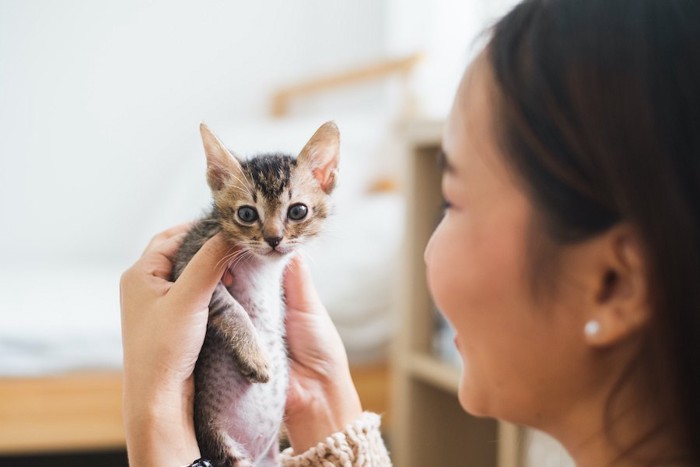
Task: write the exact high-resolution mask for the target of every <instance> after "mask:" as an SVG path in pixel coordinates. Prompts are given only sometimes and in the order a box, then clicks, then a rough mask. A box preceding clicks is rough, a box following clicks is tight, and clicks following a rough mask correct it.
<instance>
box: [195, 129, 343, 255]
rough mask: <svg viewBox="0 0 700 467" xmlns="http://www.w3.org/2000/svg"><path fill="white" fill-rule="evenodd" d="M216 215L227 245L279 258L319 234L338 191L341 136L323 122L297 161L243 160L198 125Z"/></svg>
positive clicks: (286, 157) (269, 157)
mask: <svg viewBox="0 0 700 467" xmlns="http://www.w3.org/2000/svg"><path fill="white" fill-rule="evenodd" d="M200 131H201V133H202V140H203V142H204V150H205V152H206V155H207V181H208V183H209V187H210V188H211V190H212V194H213V196H214V205H215V215H216V216H217V218H218V221H219V223H220V225H221V230H222V231H223V232H224V234H225V235H226V237H227V238H228V240H229V241H230V242H231V243H232V244H235V245H238V246H240V247H241V248H243V250H247V251H251V252H253V253H255V254H256V255H258V256H263V257H269V258H280V257H282V256H284V255H286V254H288V253H291V252H292V251H294V250H295V249H296V247H298V246H299V245H301V244H303V243H304V242H305V241H306V240H308V239H310V238H313V237H315V236H316V235H318V234H319V232H320V231H321V228H322V226H323V224H324V220H325V219H326V217H327V216H328V214H329V211H330V208H331V203H330V201H331V200H330V194H331V192H332V191H333V188H334V187H335V182H336V174H337V168H338V160H339V145H340V136H339V134H338V127H336V125H335V123H333V122H327V123H324V124H323V125H322V126H321V127H320V128H319V129H318V130H317V131H316V133H314V135H313V136H312V137H311V139H310V140H309V142H308V143H306V146H304V148H303V149H302V150H301V152H300V153H299V155H298V156H297V158H296V159H295V158H293V157H291V156H289V155H285V154H264V155H260V156H256V157H254V158H252V159H249V160H247V161H242V160H241V159H239V158H238V157H236V156H234V155H233V154H232V153H231V152H229V151H228V150H227V149H226V147H225V146H224V145H223V144H222V143H221V141H220V140H219V139H218V138H217V137H216V136H215V135H214V134H213V133H212V132H211V131H210V130H209V128H207V126H206V125H204V124H201V125H200Z"/></svg>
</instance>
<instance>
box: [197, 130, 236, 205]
mask: <svg viewBox="0 0 700 467" xmlns="http://www.w3.org/2000/svg"><path fill="white" fill-rule="evenodd" d="M199 132H200V133H201V135H202V143H204V152H205V154H206V156H207V183H209V187H210V188H211V190H212V191H213V192H217V191H219V190H221V189H222V188H223V187H224V185H225V184H226V182H228V181H229V180H230V179H238V180H244V178H243V176H242V168H241V163H240V162H239V161H238V159H237V158H236V157H235V156H234V155H233V154H232V153H231V152H230V151H229V150H228V149H226V147H225V146H224V145H223V143H222V142H221V140H219V138H217V137H216V135H215V134H214V133H213V132H212V131H211V130H210V129H209V127H208V126H207V125H206V124H204V123H200V124H199Z"/></svg>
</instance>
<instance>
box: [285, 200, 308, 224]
mask: <svg viewBox="0 0 700 467" xmlns="http://www.w3.org/2000/svg"><path fill="white" fill-rule="evenodd" d="M308 213H309V208H307V207H306V206H305V205H303V204H301V203H299V204H293V205H292V206H290V207H289V212H288V213H287V215H288V216H289V218H290V219H291V220H293V221H300V220H302V219H303V218H305V217H306V215H307V214H308Z"/></svg>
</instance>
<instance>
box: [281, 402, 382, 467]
mask: <svg viewBox="0 0 700 467" xmlns="http://www.w3.org/2000/svg"><path fill="white" fill-rule="evenodd" d="M379 424H380V419H379V415H377V414H374V413H371V412H364V413H363V414H362V415H361V416H360V418H358V419H357V420H355V421H354V422H353V423H351V424H350V425H348V426H347V427H345V430H344V431H342V432H339V433H334V434H332V435H330V436H329V437H328V438H326V439H325V440H324V441H322V442H320V443H318V444H317V445H316V446H314V447H312V448H310V449H309V450H308V451H306V452H304V453H302V454H299V455H295V454H294V452H293V451H292V448H288V449H285V450H284V451H282V464H281V465H282V467H315V466H322V467H335V466H338V467H391V461H390V460H389V453H388V452H387V450H386V446H384V441H383V440H382V436H381V433H380V432H379Z"/></svg>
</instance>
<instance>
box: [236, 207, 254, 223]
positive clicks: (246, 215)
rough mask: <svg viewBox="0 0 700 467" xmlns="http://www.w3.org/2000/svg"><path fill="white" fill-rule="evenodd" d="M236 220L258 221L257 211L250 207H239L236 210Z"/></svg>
mask: <svg viewBox="0 0 700 467" xmlns="http://www.w3.org/2000/svg"><path fill="white" fill-rule="evenodd" d="M238 218H239V219H240V220H242V221H243V222H249V223H250V222H255V221H256V220H258V211H256V210H255V208H251V207H250V206H241V207H240V208H238Z"/></svg>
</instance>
